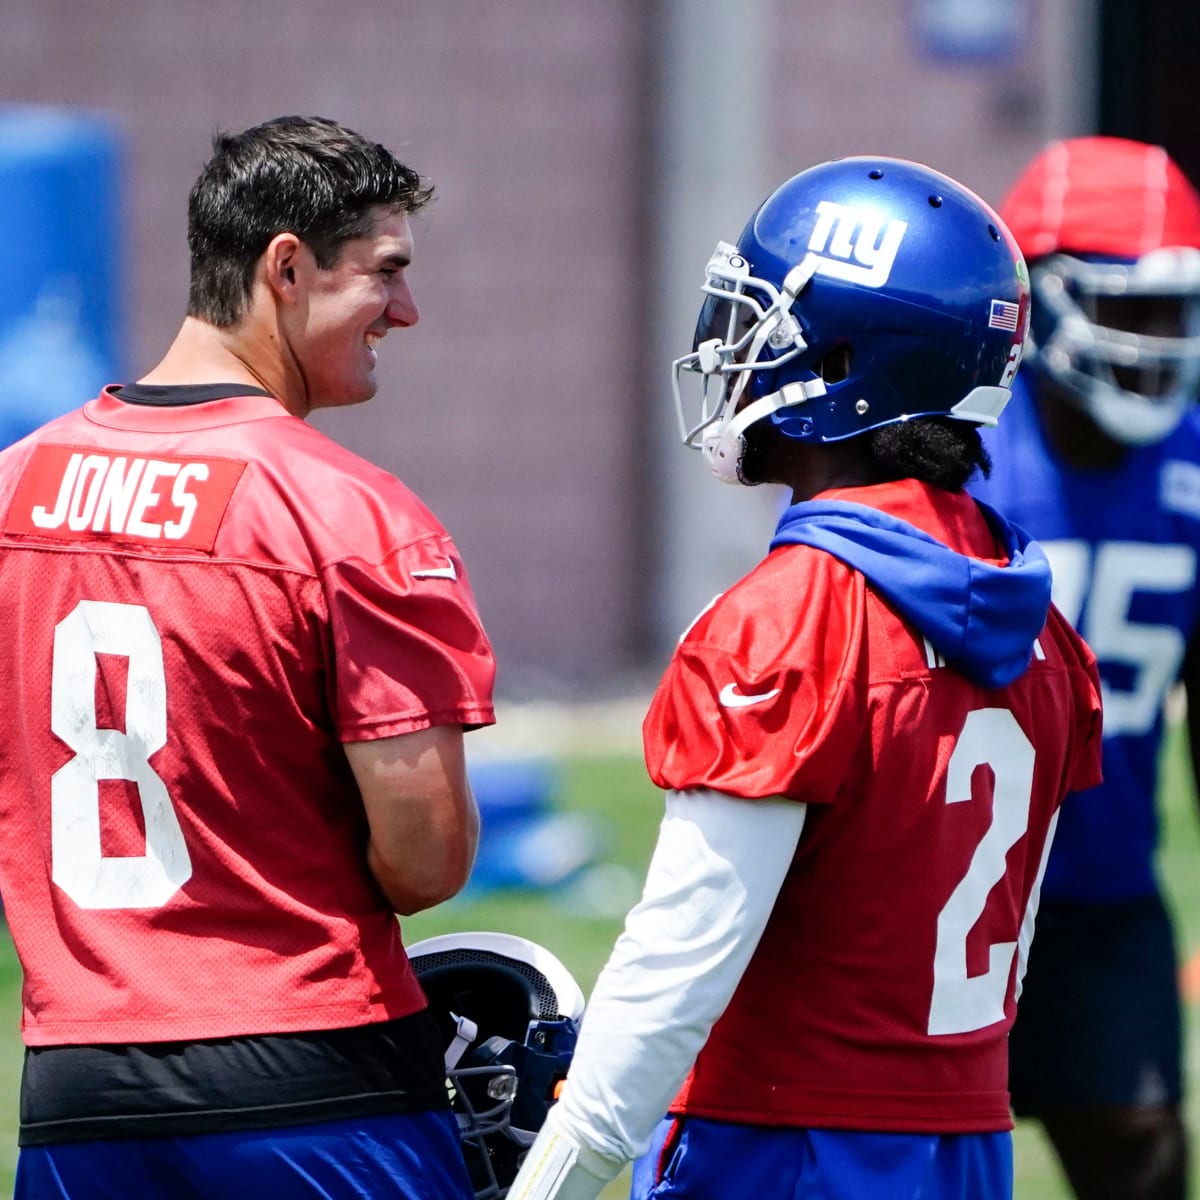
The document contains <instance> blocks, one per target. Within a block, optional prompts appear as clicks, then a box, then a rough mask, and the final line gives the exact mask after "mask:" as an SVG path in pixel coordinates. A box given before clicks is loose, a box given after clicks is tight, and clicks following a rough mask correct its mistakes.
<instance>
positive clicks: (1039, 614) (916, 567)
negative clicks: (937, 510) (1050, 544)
mask: <svg viewBox="0 0 1200 1200" xmlns="http://www.w3.org/2000/svg"><path fill="white" fill-rule="evenodd" d="M976 503H979V507H980V508H981V509H982V510H983V513H984V515H985V517H986V518H987V520H988V524H989V525H990V526H991V528H992V530H993V532H994V533H995V534H996V537H997V540H998V541H999V543H1000V545H1001V546H1002V548H1003V551H1004V555H1005V557H1007V559H1008V562H1007V564H1006V565H1005V566H998V565H996V564H995V563H991V562H985V561H983V560H982V559H978V558H972V557H970V556H969V555H966V554H960V553H959V552H958V551H956V550H952V549H950V547H949V546H947V545H945V544H944V543H942V542H939V541H938V540H937V539H936V538H933V537H930V536H929V534H927V533H925V532H923V531H922V530H920V529H917V528H916V526H914V525H910V524H909V523H908V522H907V521H902V520H900V519H899V518H897V517H893V516H890V515H889V514H888V513H885V512H881V511H880V510H879V509H877V508H871V507H869V506H867V505H865V504H854V503H851V502H849V501H845V500H822V499H816V500H808V501H805V502H804V503H801V504H793V505H792V506H791V507H790V508H789V509H787V510H786V511H785V512H784V514H783V516H782V517H781V518H780V520H779V524H778V526H777V527H776V530H775V536H774V538H773V539H772V541H771V549H772V550H774V549H775V548H776V547H777V546H787V545H796V544H799V545H805V546H814V547H816V548H817V549H819V550H824V551H826V552H827V553H829V554H832V555H833V556H834V557H835V558H837V559H840V560H841V561H842V562H844V563H845V564H846V565H847V566H849V567H853V568H854V569H855V570H856V571H859V572H861V573H862V574H863V575H864V576H866V579H867V582H868V583H869V584H870V585H871V587H872V588H874V589H875V591H876V592H878V593H879V594H880V595H881V596H882V597H883V598H884V600H886V602H887V603H888V604H889V605H890V606H891V607H892V608H893V609H895V611H896V612H898V613H899V614H900V615H901V616H902V617H904V618H905V620H907V621H909V622H911V623H912V624H913V625H915V626H916V627H917V629H918V630H920V632H921V634H922V635H923V636H924V637H926V638H928V639H929V642H930V643H931V645H932V646H933V648H934V649H935V650H937V652H938V653H939V654H941V656H942V657H943V658H944V659H945V660H946V662H947V663H949V664H950V665H951V666H952V667H954V668H955V670H958V671H961V672H962V674H964V675H965V676H966V677H967V678H968V679H970V680H971V681H972V682H974V683H977V684H979V685H981V686H982V687H989V688H994V687H1004V686H1005V685H1006V684H1009V683H1012V681H1013V680H1014V679H1016V678H1018V677H1019V676H1020V675H1021V674H1022V673H1023V672H1024V670H1025V668H1026V667H1027V666H1029V663H1030V660H1031V658H1032V657H1033V643H1034V640H1035V639H1036V638H1037V636H1038V634H1040V633H1041V632H1042V628H1043V627H1044V625H1045V624H1046V613H1047V610H1048V609H1049V607H1050V564H1049V562H1048V561H1047V559H1046V555H1045V553H1044V552H1043V550H1042V548H1041V547H1040V546H1039V545H1038V544H1037V542H1035V541H1034V540H1033V539H1032V538H1031V537H1030V536H1029V534H1027V533H1026V532H1025V531H1024V530H1023V529H1021V528H1020V527H1019V526H1016V525H1013V524H1011V523H1010V522H1008V521H1006V520H1005V519H1004V518H1003V517H1002V516H1001V515H1000V514H999V513H997V512H996V511H995V509H992V508H989V507H988V506H987V505H986V504H983V503H980V502H978V501H977V502H976Z"/></svg>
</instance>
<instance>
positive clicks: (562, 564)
mask: <svg viewBox="0 0 1200 1200" xmlns="http://www.w3.org/2000/svg"><path fill="white" fill-rule="evenodd" d="M1198 51H1200V12H1198V11H1197V6H1196V5H1195V4H1194V3H1189V2H1187V0H1141V2H1140V3H1138V4H1136V5H1134V4H1130V3H1127V2H1126V0H839V2H838V3H836V4H831V3H828V2H825V0H606V3H603V4H597V3H592V2H589V0H554V3H548V2H546V0H504V3H494V2H493V3H488V2H486V0H391V2H390V3H388V4H386V5H382V4H371V3H367V2H365V0H343V2H342V3H339V4H336V5H333V4H321V3H317V2H316V0H256V3H254V4H252V5H248V4H245V3H242V2H240V0H208V2H207V3H205V4H204V5H199V6H193V5H180V4H177V3H175V2H174V0H108V2H107V3H105V4H103V5H96V4H93V3H89V2H87V0H0V104H2V105H4V106H5V108H4V111H3V119H2V120H0V276H2V278H3V286H2V287H0V381H2V382H3V384H4V386H3V387H2V388H0V395H2V396H3V397H4V400H3V404H4V405H5V406H8V408H9V409H10V410H11V409H12V408H13V407H15V406H18V405H20V406H25V405H26V394H27V393H28V392H29V391H30V390H31V370H30V367H29V364H30V363H31V362H33V363H35V364H37V365H35V366H34V367H33V371H32V373H40V375H41V377H42V378H41V381H40V382H42V383H43V384H44V385H47V386H42V387H40V388H38V389H37V391H38V394H39V395H40V396H41V397H42V398H43V399H42V402H43V404H44V405H46V406H53V405H55V404H60V405H62V406H64V407H65V406H71V405H74V404H76V403H77V402H78V400H79V396H80V394H81V392H80V388H79V386H78V383H79V381H80V380H89V381H94V380H95V379H96V378H99V379H100V381H101V382H104V381H111V380H113V379H121V380H129V379H132V378H134V377H136V376H137V375H138V374H139V373H140V372H144V371H145V370H146V369H148V368H149V367H150V366H151V365H153V363H155V362H156V361H157V359H158V357H159V356H160V355H161V353H162V352H163V350H164V349H165V347H166V345H167V343H168V341H169V340H170V338H171V337H172V336H173V334H174V332H175V329H176V326H177V324H178V322H179V321H180V320H181V318H182V316H183V312H184V305H185V301H186V289H187V251H186V246H185V241H184V236H185V205H186V197H187V192H188V189H189V187H190V186H191V184H192V181H193V180H194V178H195V176H196V175H197V173H198V172H199V169H200V167H201V166H202V165H203V163H204V161H205V160H206V159H207V157H208V154H209V149H210V139H211V136H212V134H213V133H214V132H215V131H216V130H218V129H239V128H242V127H245V126H247V125H250V124H254V123H256V122H258V121H260V120H264V119H266V118H269V117H272V116H277V115H280V114H283V113H289V112H298V113H305V114H319V115H324V116H330V117H334V118H336V119H338V120H340V121H342V122H344V123H345V124H347V125H350V126H351V127H353V128H355V129H357V130H359V131H360V132H362V133H365V134H367V135H369V136H371V137H373V138H376V139H378V140H380V141H382V142H384V143H385V144H386V145H388V146H389V147H390V148H392V149H393V150H395V151H396V152H397V153H398V154H399V156H400V157H401V158H403V159H404V160H405V161H407V162H409V163H410V164H411V165H413V166H414V167H416V168H417V169H418V170H420V171H421V172H422V173H423V174H425V175H427V176H429V177H430V178H431V179H433V181H434V182H435V184H436V186H437V189H438V198H437V200H436V201H435V203H434V205H433V206H432V208H431V209H430V210H429V212H428V214H427V215H426V216H423V217H422V218H421V219H420V221H419V223H418V228H417V229H416V231H415V232H416V236H417V258H416V262H415V266H414V268H413V271H412V278H413V283H414V288H415V291H416V296H417V299H418V302H419V304H420V306H421V310H422V321H421V324H420V325H419V326H418V327H417V328H416V329H413V330H411V331H409V332H406V333H404V334H403V335H402V336H400V337H397V338H395V340H391V339H389V341H388V342H387V344H386V346H385V347H384V353H383V355H382V359H383V361H382V363H381V368H380V378H381V381H382V386H381V389H380V394H379V396H378V397H377V398H376V399H375V401H374V402H373V403H372V404H370V405H368V406H366V407H364V408H359V409H352V410H346V411H341V412H337V413H332V414H321V415H319V416H318V417H317V418H316V421H317V423H319V424H320V425H321V426H322V427H323V428H324V429H326V430H327V431H328V432H330V433H331V434H333V436H335V437H336V438H338V439H339V440H341V441H343V442H345V443H346V444H348V445H349V446H351V447H352V448H353V449H355V450H357V451H359V452H360V453H363V454H365V455H366V456H367V457H368V458H371V459H373V460H375V461H377V462H379V463H381V464H382V465H384V466H386V467H387V468H389V469H391V470H393V471H395V472H396V473H397V474H399V475H400V476H401V477H402V478H404V479H405V481H406V482H408V483H409V484H411V485H412V486H413V487H414V488H415V489H416V490H417V492H418V493H419V494H420V495H421V496H422V497H424V498H425V499H426V500H427V501H428V502H429V504H430V505H431V507H432V508H433V509H434V511H435V512H437V513H438V514H439V516H440V517H441V518H442V519H443V521H444V522H445V524H446V525H447V526H448V527H449V529H450V531H451V532H452V533H453V534H454V536H455V538H456V539H457V541H458V543H459V545H460V547H461V549H462V551H463V553H464V556H465V558H466V561H467V563H468V565H469V567H470V569H471V571H472V576H473V580H474V583H475V588H476V591H477V594H478V599H479V602H480V605H481V607H482V609H483V614H484V618H485V620H486V622H487V625H488V628H489V630H490V631H491V633H492V636H493V638H494V641H495V643H496V647H497V650H498V653H499V657H500V662H501V664H502V668H501V679H500V686H501V691H502V694H503V695H504V696H505V697H508V698H510V699H513V700H529V699H544V698H547V697H552V698H555V699H571V700H575V699H580V698H587V697H591V698H596V697H607V696H611V695H613V694H621V693H623V692H628V691H631V690H636V689H637V688H638V687H640V686H642V685H644V684H645V683H646V682H647V681H649V680H651V679H652V678H653V676H654V675H655V673H656V671H657V668H658V666H659V665H660V663H661V661H662V656H663V653H664V651H665V649H666V648H667V647H669V646H670V645H671V644H672V642H673V641H674V638H675V637H676V636H677V634H678V633H679V631H680V630H681V629H682V627H683V626H684V625H685V624H686V623H687V621H688V620H689V619H690V617H691V616H692V615H693V614H694V613H695V612H696V611H697V609H698V608H700V607H701V606H702V605H703V604H705V603H706V602H707V601H708V600H709V599H710V597H711V596H712V595H713V593H715V592H716V591H718V590H720V588H722V587H723V586H724V585H725V584H726V583H727V582H729V581H730V580H731V579H732V578H735V577H736V576H737V575H739V574H741V573H742V571H743V570H744V569H746V568H747V567H748V566H749V565H750V564H751V563H752V562H754V561H755V560H756V559H757V557H758V556H759V554H760V553H761V550H762V547H763V546H764V540H763V538H764V536H765V532H764V531H765V530H766V529H768V528H769V527H770V524H771V521H772V518H773V515H774V510H775V505H776V503H777V501H778V497H777V496H776V495H774V494H769V493H760V492H755V491H739V490H737V489H723V488H719V487H714V486H713V484H712V483H711V482H710V480H709V479H708V478H707V476H706V473H705V471H704V470H703V468H702V467H701V465H700V463H699V456H698V455H689V454H687V453H685V452H683V451H681V450H679V449H678V448H677V445H676V432H675V416H674V409H673V405H672V403H671V390H670V374H669V368H670V362H671V360H672V359H673V358H675V357H677V356H678V355H680V354H682V353H685V352H686V351H687V350H689V349H690V348H691V347H690V343H691V332H692V325H693V323H694V320H695V314H696V312H697V311H698V300H699V295H700V294H699V290H698V289H699V284H700V281H701V279H702V277H703V270H704V266H705V263H706V262H707V259H708V256H709V253H710V252H711V250H712V248H713V247H714V245H715V244H716V242H717V241H718V239H721V238H724V239H726V240H734V239H736V237H737V235H738V233H739V232H740V230H741V227H742V224H743V223H744V221H745V219H746V217H747V216H748V215H749V213H750V212H751V210H752V209H753V208H754V207H755V206H756V205H757V204H758V203H759V202H760V201H761V200H762V199H763V198H764V197H765V196H766V195H767V194H768V193H769V192H770V191H771V190H772V189H773V188H774V186H775V185H776V184H778V183H780V182H782V180H783V179H785V178H787V177H788V176H790V175H792V174H794V173H795V172H796V171H798V170H800V169H802V168H804V167H806V166H809V165H812V164H813V163H816V162H820V161H823V160H825V159H828V158H832V157H838V156H842V155H848V154H856V153H887V154H891V155H899V156H905V157H910V158H915V159H919V160H921V161H924V162H927V163H929V164H930V165H932V166H935V167H937V168H939V169H940V170H943V171H945V172H947V173H948V174H951V175H954V176H956V177H957V178H959V179H961V180H962V181H963V182H965V183H966V184H968V186H970V187H973V188H974V189H975V190H976V191H977V192H979V193H980V194H981V195H982V196H983V197H984V198H985V199H988V200H990V201H992V202H993V203H996V202H998V201H999V199H1000V197H1001V195H1002V194H1003V191H1004V189H1005V188H1006V187H1007V186H1008V184H1009V182H1010V181H1011V180H1012V179H1013V177H1014V176H1015V175H1016V172H1017V170H1018V168H1019V167H1020V166H1021V165H1023V163H1024V161H1025V160H1026V159H1027V158H1028V157H1029V156H1030V155H1031V154H1032V153H1033V152H1034V151H1036V150H1037V149H1038V148H1039V147H1040V146H1041V145H1042V143H1043V142H1045V141H1046V140H1047V139H1048V138H1050V137H1053V136H1058V135H1063V134H1074V133H1091V132H1104V133H1114V134H1121V135H1125V136H1132V137H1140V138H1145V139H1149V140H1157V141H1161V142H1163V143H1164V144H1165V145H1166V146H1167V147H1168V149H1169V150H1171V152H1172V153H1173V154H1174V156H1175V157H1176V159H1177V160H1178V161H1179V162H1180V163H1181V164H1182V165H1183V166H1184V168H1185V169H1191V170H1192V172H1193V174H1195V173H1196V172H1197V171H1198V170H1200V139H1198V138H1197V129H1198V122H1200V117H1198V116H1197V109H1198V106H1197V105H1196V104H1195V102H1194V98H1193V94H1192V83H1191V78H1192V77H1191V72H1192V70H1193V68H1194V65H1195V62H1196V58H1197V53H1198ZM30 106H33V107H30ZM64 110H65V111H64ZM31 339H32V340H31ZM56 339H57V340H58V342H60V343H61V345H62V352H61V353H58V354H54V353H51V352H50V347H51V346H53V345H54V344H56ZM86 390H91V389H90V388H88V389H86ZM6 415H11V414H6ZM0 432H3V431H2V430H0Z"/></svg>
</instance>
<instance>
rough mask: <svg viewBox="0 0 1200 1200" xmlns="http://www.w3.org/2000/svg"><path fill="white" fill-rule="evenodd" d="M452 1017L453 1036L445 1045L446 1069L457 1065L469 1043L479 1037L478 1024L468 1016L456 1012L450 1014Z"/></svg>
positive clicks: (448, 1069)
mask: <svg viewBox="0 0 1200 1200" xmlns="http://www.w3.org/2000/svg"><path fill="white" fill-rule="evenodd" d="M450 1015H451V1016H452V1017H453V1018H454V1025H455V1028H454V1037H452V1038H451V1039H450V1045H448V1046H447V1047H446V1070H447V1071H452V1070H453V1069H454V1068H455V1067H457V1066H458V1060H459V1059H460V1058H462V1056H463V1055H464V1054H466V1052H467V1050H468V1048H469V1047H470V1045H471V1043H472V1042H474V1041H475V1039H476V1038H477V1037H479V1026H478V1025H476V1024H475V1022H474V1021H472V1020H471V1018H470V1017H460V1016H459V1015H458V1014H457V1013H451V1014H450Z"/></svg>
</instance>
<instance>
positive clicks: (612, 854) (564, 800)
mask: <svg viewBox="0 0 1200 1200" xmlns="http://www.w3.org/2000/svg"><path fill="white" fill-rule="evenodd" d="M586 741H587V738H586V731H585V732H584V735H583V736H582V737H576V738H573V739H571V743H572V744H574V745H579V744H581V743H582V744H586ZM1164 765H1165V773H1164V788H1163V792H1164V797H1163V798H1164V821H1165V830H1164V839H1163V841H1164V847H1163V859H1162V862H1163V870H1164V875H1165V877H1166V879H1167V881H1168V889H1169V894H1170V898H1171V901H1172V903H1173V907H1174V909H1175V912H1176V914H1177V917H1178V920H1179V941H1180V949H1181V953H1182V954H1183V955H1185V956H1186V955H1188V954H1189V953H1194V952H1196V951H1197V950H1200V822H1198V821H1197V817H1196V812H1195V802H1194V797H1193V792H1192V788H1191V785H1190V783H1189V782H1188V775H1187V773H1186V769H1185V768H1184V765H1183V755H1182V753H1181V750H1180V739H1179V737H1178V735H1173V736H1172V738H1171V740H1170V742H1169V744H1168V748H1167V754H1166V756H1165V764H1164ZM562 770H563V794H562V797H561V804H562V807H563V808H565V809H567V810H569V811H574V812H580V813H585V814H588V815H591V816H593V817H594V818H596V819H597V820H599V821H601V822H602V823H603V827H604V828H605V830H606V831H607V835H608V839H607V844H606V847H605V855H604V858H605V861H606V863H610V864H612V867H611V868H609V869H607V870H606V872H604V873H601V874H598V875H597V876H595V877H594V878H593V880H592V883H593V884H594V885H598V886H600V887H601V889H602V894H600V895H597V894H596V893H595V891H594V890H593V891H592V892H590V893H589V892H586V891H585V890H584V889H578V888H577V889H572V890H570V891H568V892H567V893H565V894H563V895H559V896H555V897H547V896H546V895H544V894H538V893H532V892H531V893H524V892H507V893H493V894H490V895H488V896H486V897H484V898H482V899H480V900H477V901H472V900H469V899H463V900H457V901H454V902H452V903H451V904H448V905H443V906H442V907H441V908H440V909H437V910H435V911H434V912H431V913H426V914H422V915H421V916H420V917H419V918H413V919H410V920H408V921H406V922H405V940H406V941H407V942H410V943H411V942H412V941H415V940H416V939H418V938H421V937H428V936H431V935H432V934H435V933H446V932H451V931H455V930H470V929H495V930H501V931H505V932H511V933H519V934H521V935H523V936H525V937H529V938H532V939H534V940H535V941H538V942H541V943H542V944H543V945H545V946H547V947H549V948H550V949H551V950H553V951H554V952H555V953H556V954H557V955H558V956H559V957H560V958H561V959H562V960H563V962H565V963H566V965H567V966H568V967H569V968H570V969H571V971H572V972H573V973H574V975H575V977H576V978H577V979H578V980H579V982H580V985H581V986H582V987H583V989H584V992H585V993H586V992H587V991H589V990H590V988H591V985H592V982H593V981H594V979H595V977H596V974H597V973H598V971H599V970H600V968H601V966H602V965H603V963H604V960H605V958H606V957H607V954H608V951H609V948H610V947H611V945H612V941H613V939H614V937H615V936H616V933H617V932H618V930H619V928H620V923H621V916H620V915H618V912H619V913H623V911H624V909H625V907H627V905H628V903H629V902H630V899H631V891H630V889H632V888H634V887H635V886H636V884H637V883H638V882H639V881H640V877H641V873H642V871H643V869H644V866H645V863H646V861H647V859H648V857H649V854H650V850H651V848H652V846H653V842H654V836H655V830H656V828H657V824H658V818H659V814H660V810H661V806H660V800H659V797H658V795H657V793H656V791H655V789H654V788H653V786H652V785H651V784H650V783H649V782H648V781H647V780H646V778H645V776H644V774H643V771H642V767H641V763H640V760H639V759H638V758H637V757H636V756H634V755H633V754H632V753H609V754H604V755H594V754H589V753H568V754H567V755H566V756H565V757H564V759H563V763H562ZM604 892H606V893H607V895H605V894H603V893H604ZM612 909H616V910H618V911H611V910H612ZM19 987H20V978H19V968H18V966H17V964H16V960H15V957H14V955H13V952H12V946H11V943H10V942H9V941H8V939H7V938H4V939H3V940H0V1192H2V1193H3V1194H4V1195H8V1196H11V1192H12V1180H13V1169H14V1166H15V1162H16V1125H17V1091H18V1080H19V1075H20V1064H21V1047H20V1038H19V1035H18V1032H17V1022H18V1017H19ZM1198 1016H1200V1013H1198V1011H1197V1009H1196V1008H1194V1007H1193V1008H1189V1012H1188V1017H1189V1021H1190V1029H1189V1034H1190V1036H1189V1041H1188V1074H1189V1078H1190V1080H1191V1089H1192V1092H1193V1100H1192V1103H1191V1105H1190V1108H1189V1118H1190V1124H1191V1126H1192V1129H1193V1133H1194V1136H1196V1137H1197V1139H1198V1144H1200V1120H1198V1118H1200V1112H1198V1111H1197V1108H1198V1106H1197V1103H1196V1101H1195V1093H1196V1092H1197V1091H1200V1022H1198V1020H1197V1017H1198ZM1016 1164H1017V1171H1016V1174H1017V1184H1016V1195H1017V1197H1018V1198H1019V1200H1067V1197H1068V1192H1067V1191H1066V1189H1065V1187H1064V1186H1063V1184H1062V1182H1061V1180H1060V1178H1059V1174H1058V1169H1057V1166H1056V1164H1055V1162H1054V1160H1053V1158H1052V1157H1051V1155H1050V1154H1049V1152H1048V1151H1047V1150H1046V1148H1045V1146H1044V1144H1043V1142H1042V1140H1041V1137H1040V1135H1039V1134H1038V1133H1037V1131H1036V1129H1034V1128H1032V1127H1024V1126H1022V1127H1019V1128H1018V1130H1017V1135H1016ZM627 1188H628V1183H627V1177H626V1176H622V1177H621V1178H620V1179H618V1180H617V1181H616V1182H615V1183H614V1184H613V1185H611V1186H610V1188H609V1189H608V1190H607V1191H606V1192H605V1200H616V1198H617V1197H620V1196H624V1195H627Z"/></svg>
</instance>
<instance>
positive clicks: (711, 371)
mask: <svg viewBox="0 0 1200 1200" xmlns="http://www.w3.org/2000/svg"><path fill="white" fill-rule="evenodd" d="M720 348H721V339H720V338H709V339H708V341H706V342H701V343H700V345H699V346H697V347H696V357H697V360H698V361H699V364H700V370H701V372H702V373H703V374H705V375H715V374H716V373H717V371H719V370H720V369H721V355H720V354H719V353H718V351H719V350H720Z"/></svg>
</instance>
